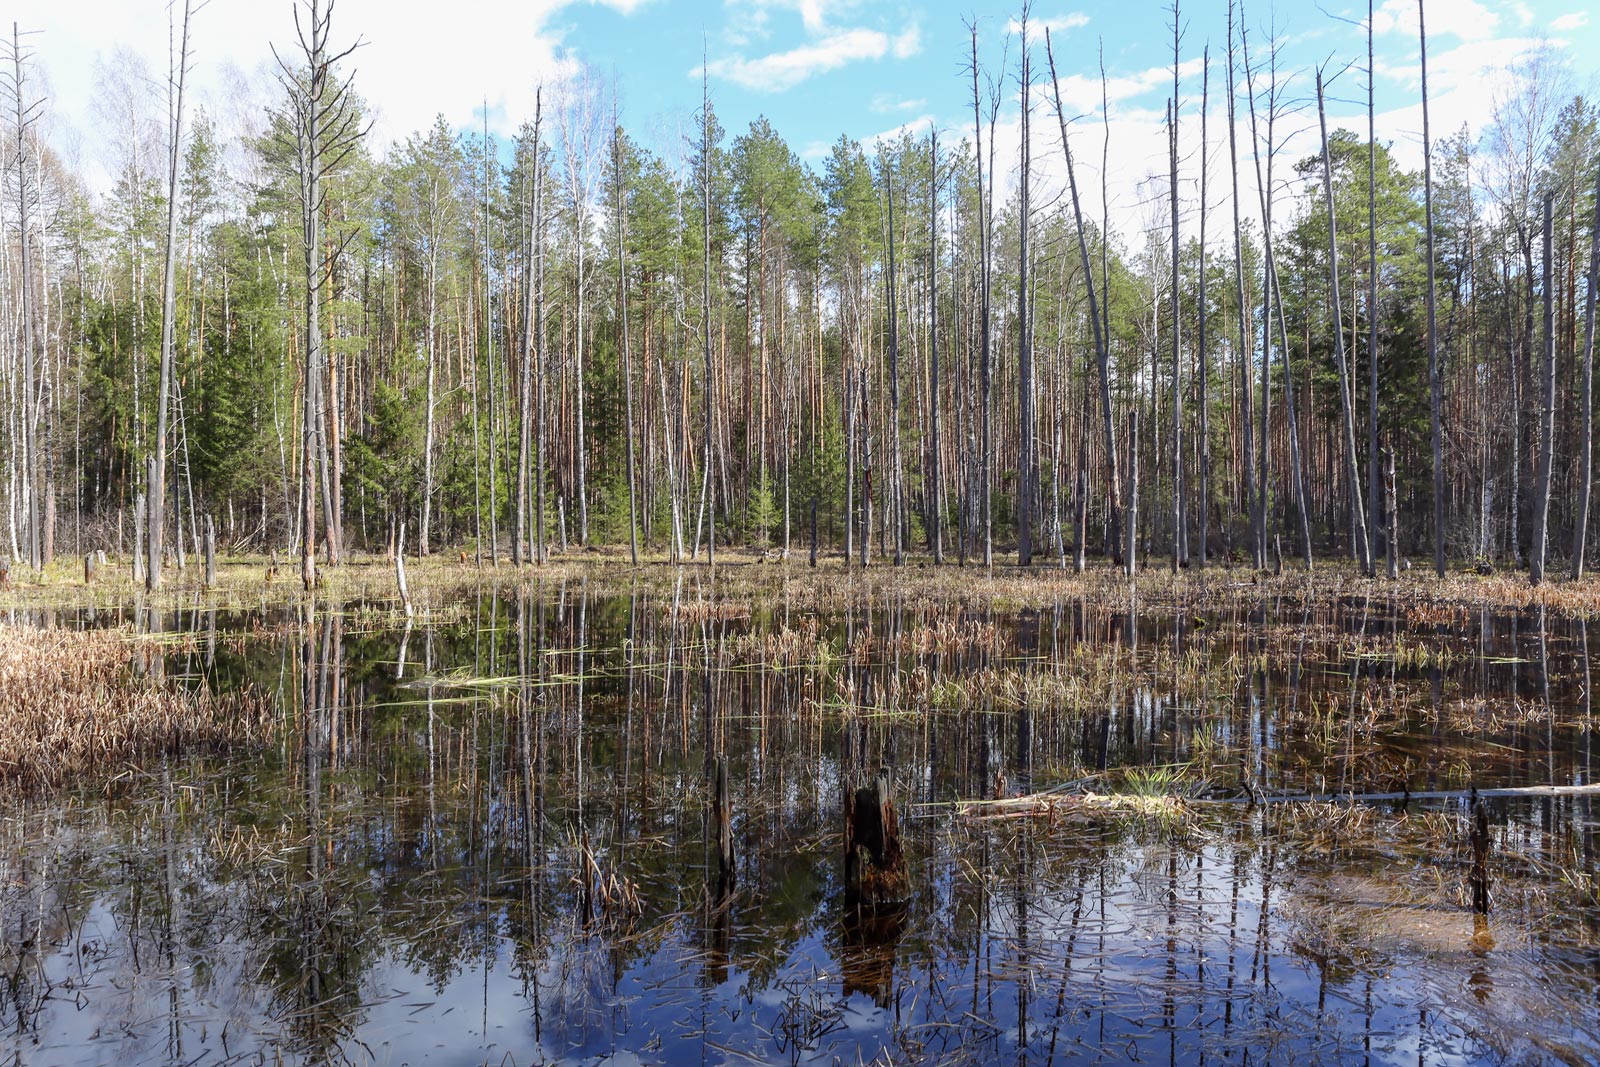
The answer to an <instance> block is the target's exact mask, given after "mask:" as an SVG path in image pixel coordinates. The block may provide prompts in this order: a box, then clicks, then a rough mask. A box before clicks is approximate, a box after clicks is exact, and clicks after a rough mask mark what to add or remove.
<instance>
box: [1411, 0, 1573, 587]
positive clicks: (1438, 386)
mask: <svg viewBox="0 0 1600 1067" xmlns="http://www.w3.org/2000/svg"><path fill="white" fill-rule="evenodd" d="M1422 8H1423V0H1417V38H1418V41H1419V43H1420V52H1421V57H1422V191H1423V193H1422V195H1423V204H1424V208H1425V211H1426V213H1427V217H1426V219H1425V223H1424V225H1425V226H1426V233H1427V255H1428V264H1427V266H1428V414H1429V419H1430V422H1431V425H1432V431H1433V569H1434V571H1435V572H1436V573H1437V574H1438V575H1439V577H1441V578H1443V577H1444V485H1445V481H1444V430H1443V426H1442V424H1441V419H1442V417H1443V412H1442V409H1443V408H1444V382H1443V381H1442V380H1441V378H1440V376H1439V321H1438V300H1437V297H1436V295H1435V291H1434V288H1435V287H1434V277H1433V275H1434V258H1433V142H1432V140H1430V139H1429V138H1430V135H1429V132H1428V30H1427V26H1426V25H1425V23H1424V22H1423V15H1422ZM1546 488H1548V486H1546ZM1539 538H1540V540H1541V541H1542V540H1543V539H1544V532H1543V530H1541V531H1540V534H1539ZM1538 552H1539V553H1540V560H1539V567H1538V570H1539V571H1541V572H1542V571H1543V569H1544V566H1543V565H1544V560H1543V554H1544V547H1543V545H1541V546H1540V547H1539V549H1538ZM1538 580H1539V579H1538V578H1535V579H1534V581H1538Z"/></svg>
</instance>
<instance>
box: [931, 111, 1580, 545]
mask: <svg viewBox="0 0 1600 1067" xmlns="http://www.w3.org/2000/svg"><path fill="white" fill-rule="evenodd" d="M938 202H939V129H938V126H937V125H934V124H930V125H929V127H928V432H929V436H930V437H931V438H932V446H931V450H930V455H929V463H928V486H927V488H925V489H924V490H923V492H924V494H925V495H926V496H927V497H928V500H929V506H928V533H929V536H930V539H931V540H932V542H933V562H934V563H935V564H939V563H943V562H944V513H943V508H942V507H941V504H942V496H941V494H940V484H941V483H940V479H939V459H940V456H939V448H940V445H939V215H938ZM1591 317H1592V316H1591Z"/></svg>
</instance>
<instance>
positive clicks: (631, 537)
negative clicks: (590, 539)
mask: <svg viewBox="0 0 1600 1067" xmlns="http://www.w3.org/2000/svg"><path fill="white" fill-rule="evenodd" d="M612 129H613V133H612V135H611V156H612V167H613V169H614V170H615V172H616V185H617V307H618V309H619V311H618V313H619V315H620V317H621V319H622V395H623V406H624V409H625V412H624V426H625V427H626V428H625V429H624V431H623V432H624V433H625V434H626V435H627V438H628V550H629V552H630V553H631V554H632V558H633V565H634V566H635V567H637V566H638V565H639V506H638V504H637V503H636V502H635V499H634V484H635V479H634V472H633V464H634V456H633V437H634V433H633V429H634V427H633V349H632V348H631V347H630V345H629V338H628V248H627V244H626V239H627V228H628V221H627V212H626V206H627V205H626V195H627V191H626V190H625V189H624V188H623V173H622V143H621V140H620V131H621V129H622V127H621V126H619V125H617V123H616V114H615V111H613V113H612Z"/></svg>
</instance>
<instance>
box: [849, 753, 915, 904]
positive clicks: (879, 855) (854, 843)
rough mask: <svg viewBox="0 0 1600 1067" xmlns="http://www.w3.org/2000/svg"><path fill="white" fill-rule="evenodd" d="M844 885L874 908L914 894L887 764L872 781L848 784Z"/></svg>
mask: <svg viewBox="0 0 1600 1067" xmlns="http://www.w3.org/2000/svg"><path fill="white" fill-rule="evenodd" d="M844 888H845V899H846V900H847V901H848V902H850V903H853V904H855V905H857V906H858V907H863V908H868V909H873V908H884V907H891V906H894V905H897V904H902V903H904V902H905V900H906V898H907V897H908V896H910V892H911V880H910V878H909V877H908V875H907V874H906V857H905V853H904V851H903V850H902V849H901V847H900V820H899V817H898V816H897V815H896V814H895V808H894V799H893V797H892V796H891V795H890V788H889V772H888V770H887V768H880V769H879V771H878V774H877V777H875V778H874V779H873V780H872V782H871V783H870V784H869V785H866V786H863V787H861V788H858V789H852V788H850V787H849V786H848V785H847V786H846V787H845V791H844Z"/></svg>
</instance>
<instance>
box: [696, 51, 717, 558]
mask: <svg viewBox="0 0 1600 1067" xmlns="http://www.w3.org/2000/svg"><path fill="white" fill-rule="evenodd" d="M706 69H707V68H706V67H705V66H703V65H702V67H701V75H700V92H701V111H700V167H701V172H700V193H701V206H702V207H703V208H704V210H705V218H704V220H703V222H704V227H703V231H702V237H703V252H704V255H705V262H704V267H705V275H704V288H703V290H702V292H701V304H700V333H701V339H702V340H703V341H704V343H705V395H704V397H702V401H703V403H704V404H705V408H706V411H705V416H706V439H705V484H706V494H705V495H706V501H705V503H706V505H707V511H708V515H707V518H709V520H710V526H709V530H708V536H707V538H706V563H707V564H709V565H710V566H712V567H715V566H716V564H717V502H716V500H715V499H713V494H712V493H711V449H712V440H711V434H712V425H711V415H712V409H713V407H714V405H713V402H712V395H711V387H712V383H713V381H714V378H713V371H712V366H711V82H710V80H709V79H710V75H709V74H707V73H706Z"/></svg>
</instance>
